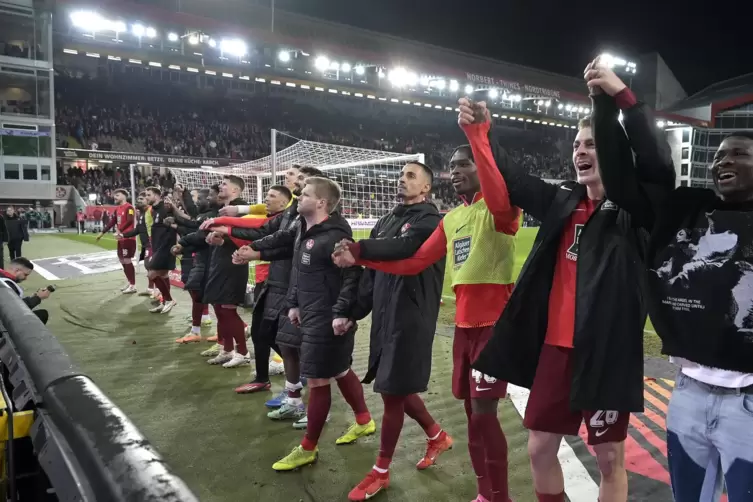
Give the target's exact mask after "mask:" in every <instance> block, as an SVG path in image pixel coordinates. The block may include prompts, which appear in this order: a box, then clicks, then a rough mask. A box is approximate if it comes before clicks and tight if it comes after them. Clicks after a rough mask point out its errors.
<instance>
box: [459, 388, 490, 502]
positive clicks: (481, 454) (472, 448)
mask: <svg viewBox="0 0 753 502" xmlns="http://www.w3.org/2000/svg"><path fill="white" fill-rule="evenodd" d="M465 414H466V416H467V417H468V453H469V454H470V456H471V465H472V466H473V472H475V473H476V484H477V485H478V494H479V495H481V496H482V497H484V498H486V499H487V500H491V499H492V485H491V480H490V479H489V476H488V474H487V471H486V452H485V451H484V437H483V436H482V435H481V431H480V430H479V429H477V428H476V427H474V425H473V422H472V418H471V417H472V416H473V412H472V410H471V400H470V399H466V400H465Z"/></svg>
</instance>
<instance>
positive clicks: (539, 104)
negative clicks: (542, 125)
mask: <svg viewBox="0 0 753 502" xmlns="http://www.w3.org/2000/svg"><path fill="white" fill-rule="evenodd" d="M543 104H544V100H543V99H539V100H537V101H536V106H542V105H543Z"/></svg>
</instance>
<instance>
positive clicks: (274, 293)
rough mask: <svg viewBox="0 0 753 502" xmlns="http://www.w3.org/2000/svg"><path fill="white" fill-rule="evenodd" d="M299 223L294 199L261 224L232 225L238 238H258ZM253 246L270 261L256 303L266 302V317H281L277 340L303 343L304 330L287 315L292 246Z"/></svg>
mask: <svg viewBox="0 0 753 502" xmlns="http://www.w3.org/2000/svg"><path fill="white" fill-rule="evenodd" d="M297 225H298V199H293V202H292V203H291V204H290V206H288V207H287V208H285V210H284V211H283V212H282V213H281V214H279V215H277V216H275V217H274V218H271V219H269V220H268V221H266V222H265V223H264V225H262V226H261V227H260V228H233V230H232V236H233V237H235V238H237V239H243V240H248V241H256V240H259V239H262V238H264V237H266V236H268V235H272V234H274V233H275V232H277V231H278V230H288V229H291V228H295V227H297ZM251 248H252V249H254V250H256V251H260V252H261V259H262V260H264V261H268V262H270V263H269V276H268V277H267V281H266V282H265V283H264V286H262V287H263V290H262V292H261V293H260V296H259V297H258V298H259V299H258V301H257V302H256V304H257V305H263V307H264V313H263V315H264V318H265V319H268V320H275V319H278V325H277V338H276V341H277V343H281V344H282V345H288V346H293V347H297V346H299V345H300V343H301V341H300V339H301V333H300V331H299V330H298V328H296V327H295V326H293V324H291V323H290V320H289V319H288V309H287V306H286V298H285V297H286V295H287V294H288V286H289V285H290V271H291V270H292V269H293V261H292V258H293V246H292V245H291V246H288V247H279V248H275V249H265V250H263V251H262V250H260V249H257V248H256V247H255V245H254V243H253V242H252V243H251ZM262 295H263V296H262Z"/></svg>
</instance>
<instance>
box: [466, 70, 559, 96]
mask: <svg viewBox="0 0 753 502" xmlns="http://www.w3.org/2000/svg"><path fill="white" fill-rule="evenodd" d="M465 76H466V78H467V79H468V80H470V81H471V82H476V83H478V84H486V85H494V86H497V87H501V88H503V89H506V90H508V91H514V92H524V93H526V94H535V95H536V96H537V97H547V98H555V99H560V91H556V90H554V89H547V88H546V87H538V86H535V85H528V84H521V83H520V82H515V81H511V80H502V79H500V78H494V77H488V76H486V75H478V74H476V73H466V74H465Z"/></svg>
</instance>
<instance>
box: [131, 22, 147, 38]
mask: <svg viewBox="0 0 753 502" xmlns="http://www.w3.org/2000/svg"><path fill="white" fill-rule="evenodd" d="M131 33H133V34H134V35H136V36H137V37H143V36H144V33H146V28H144V25H143V24H139V23H136V24H134V25H133V26H131Z"/></svg>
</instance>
